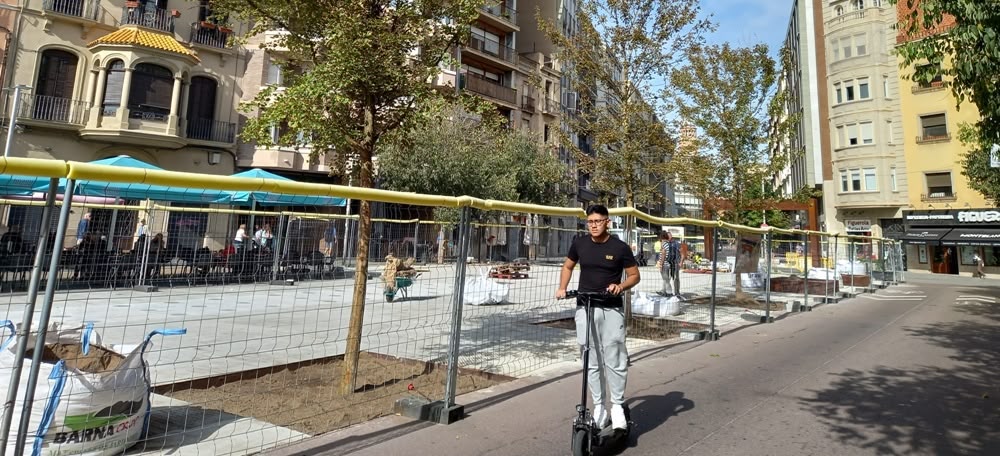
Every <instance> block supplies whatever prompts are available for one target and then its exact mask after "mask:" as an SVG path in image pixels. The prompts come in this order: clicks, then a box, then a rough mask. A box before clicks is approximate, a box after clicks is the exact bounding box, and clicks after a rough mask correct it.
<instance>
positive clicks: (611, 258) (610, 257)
mask: <svg viewBox="0 0 1000 456" xmlns="http://www.w3.org/2000/svg"><path fill="white" fill-rule="evenodd" d="M604 259H605V260H608V261H613V260H614V259H615V256H614V255H604Z"/></svg>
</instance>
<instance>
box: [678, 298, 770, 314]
mask: <svg viewBox="0 0 1000 456" xmlns="http://www.w3.org/2000/svg"><path fill="white" fill-rule="evenodd" d="M687 303H690V304H698V305H706V306H707V305H709V304H711V303H712V298H711V296H708V297H701V298H694V299H690V300H688V301H687ZM715 305H716V306H720V307H742V308H744V309H749V310H764V309H765V308H766V307H767V306H765V305H764V303H763V302H760V301H758V300H756V299H754V298H753V296H750V295H748V294H739V295H736V296H716V297H715ZM771 310H772V311H774V310H785V303H783V302H773V301H772V302H771Z"/></svg>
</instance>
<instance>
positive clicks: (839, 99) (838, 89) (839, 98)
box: [833, 82, 844, 104]
mask: <svg viewBox="0 0 1000 456" xmlns="http://www.w3.org/2000/svg"><path fill="white" fill-rule="evenodd" d="M833 91H834V92H835V93H836V94H837V104H841V103H843V102H844V96H843V93H841V87H840V83H839V82H838V83H836V84H834V85H833Z"/></svg>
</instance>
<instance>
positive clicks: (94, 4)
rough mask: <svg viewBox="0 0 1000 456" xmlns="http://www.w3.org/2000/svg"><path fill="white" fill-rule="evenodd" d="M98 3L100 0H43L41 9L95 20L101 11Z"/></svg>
mask: <svg viewBox="0 0 1000 456" xmlns="http://www.w3.org/2000/svg"><path fill="white" fill-rule="evenodd" d="M100 3H101V2H100V0H45V1H44V2H42V10H44V11H45V12H46V13H55V14H59V15H62V16H67V17H74V18H79V19H85V20H87V21H94V22H96V21H97V17H98V14H99V13H100V11H101V8H100Z"/></svg>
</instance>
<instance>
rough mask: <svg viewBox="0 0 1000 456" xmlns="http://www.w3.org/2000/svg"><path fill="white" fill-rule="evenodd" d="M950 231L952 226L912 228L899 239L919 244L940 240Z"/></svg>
mask: <svg viewBox="0 0 1000 456" xmlns="http://www.w3.org/2000/svg"><path fill="white" fill-rule="evenodd" d="M949 232H951V228H910V229H908V230H906V232H905V233H903V235H902V236H901V237H900V238H899V239H900V240H902V241H903V242H910V243H918V244H919V243H924V242H938V241H940V240H941V239H942V238H944V237H945V235H947V234H948V233H949Z"/></svg>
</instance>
